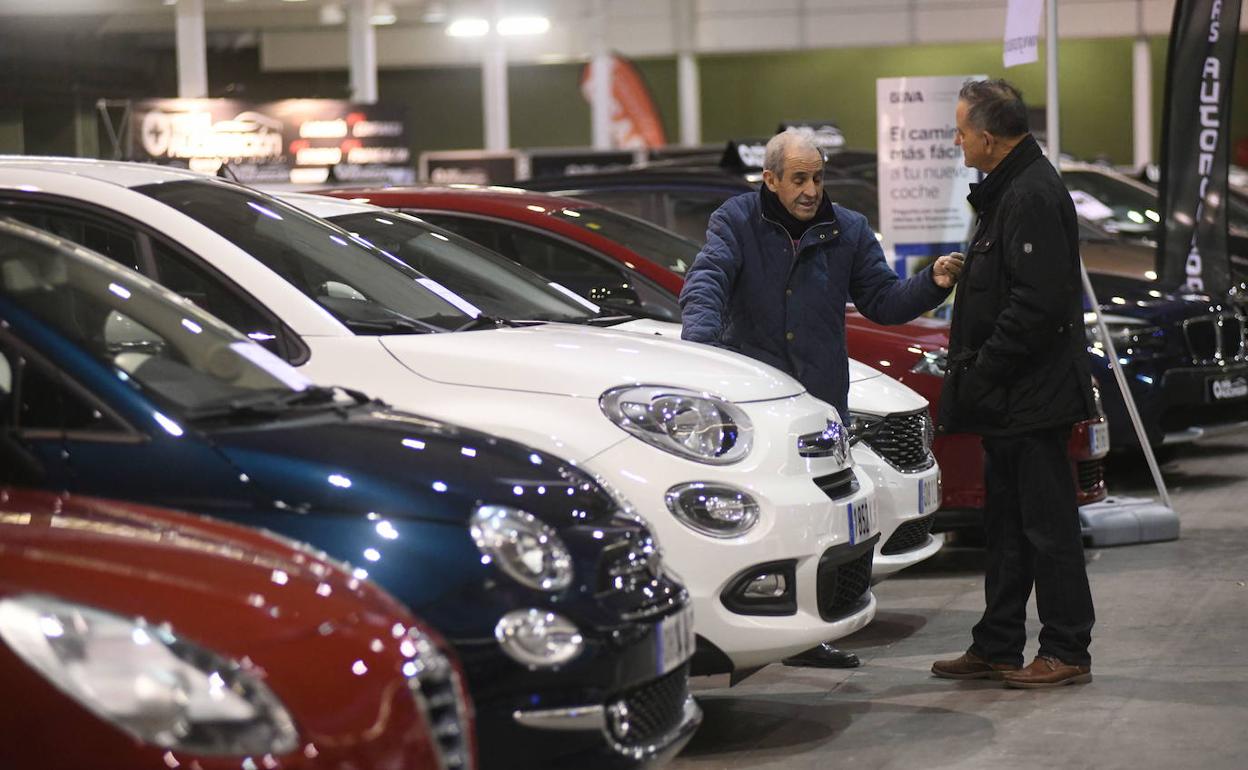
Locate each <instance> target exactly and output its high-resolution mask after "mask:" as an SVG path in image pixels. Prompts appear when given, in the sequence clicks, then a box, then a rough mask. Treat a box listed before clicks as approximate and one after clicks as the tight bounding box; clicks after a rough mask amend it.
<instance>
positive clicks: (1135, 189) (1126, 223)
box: [1062, 170, 1161, 236]
mask: <svg viewBox="0 0 1248 770" xmlns="http://www.w3.org/2000/svg"><path fill="white" fill-rule="evenodd" d="M1062 181H1063V182H1065V183H1066V189H1067V190H1069V191H1070V192H1071V197H1072V198H1074V200H1075V204H1076V208H1078V209H1079V213H1080V214H1081V215H1082V216H1085V217H1087V218H1088V219H1091V220H1092V221H1094V222H1096V223H1097V224H1100V225H1101V226H1102V227H1104V228H1105V229H1106V230H1109V231H1110V232H1113V233H1126V234H1132V235H1150V236H1151V235H1152V234H1153V233H1154V232H1155V230H1156V229H1157V226H1158V224H1159V223H1160V222H1161V214H1160V213H1159V212H1160V207H1159V206H1158V204H1157V195H1156V193H1154V192H1153V191H1151V190H1149V189H1148V188H1147V187H1143V186H1137V185H1136V184H1134V183H1133V182H1130V181H1128V180H1126V179H1120V178H1117V177H1114V176H1111V175H1109V174H1102V173H1100V172H1097V171H1079V170H1075V171H1063V172H1062Z"/></svg>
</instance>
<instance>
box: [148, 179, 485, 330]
mask: <svg viewBox="0 0 1248 770" xmlns="http://www.w3.org/2000/svg"><path fill="white" fill-rule="evenodd" d="M135 189H136V190H137V191H139V192H141V193H144V194H145V195H148V196H150V197H152V198H155V199H156V200H158V201H160V202H162V203H164V204H166V205H168V206H170V207H172V208H174V209H176V210H178V211H180V212H182V213H183V214H186V215H187V216H189V217H191V218H192V219H194V220H196V221H197V222H199V223H200V224H202V225H204V226H205V227H208V228H209V229H211V230H213V231H214V232H216V233H217V234H218V235H220V236H221V237H223V238H225V239H226V240H228V241H230V242H231V243H233V244H234V245H235V246H237V247H239V248H240V249H242V250H243V251H245V252H247V253H248V254H250V255H251V256H252V257H254V258H255V259H257V260H259V261H260V262H261V263H263V264H264V265H265V266H266V267H268V268H269V269H270V270H272V271H273V272H275V273H277V274H278V275H280V276H281V277H282V278H284V279H285V280H287V281H288V282H290V283H291V284H292V285H293V286H295V288H297V289H299V290H300V291H301V292H303V293H304V294H306V295H307V296H308V297H310V298H311V299H313V300H314V301H315V302H316V303H317V304H319V305H320V306H321V307H323V308H325V309H326V310H328V311H329V312H330V313H331V314H332V315H333V316H334V317H336V318H337V319H338V320H339V321H341V322H342V323H343V325H345V326H346V327H347V328H349V329H351V330H352V331H353V332H355V333H356V334H415V333H423V332H440V331H452V330H455V329H459V328H461V327H463V326H465V325H466V324H469V323H470V322H472V320H473V319H475V318H477V317H478V316H480V315H481V314H482V313H481V310H480V309H479V308H478V307H476V306H475V305H473V304H472V303H471V302H469V301H468V300H466V299H464V298H463V297H460V296H459V295H457V294H455V293H454V292H453V291H451V290H450V289H448V288H446V287H444V286H441V285H440V284H438V283H437V282H436V281H434V280H432V279H429V278H426V277H425V276H422V275H420V274H419V273H417V272H416V271H414V270H412V269H411V268H410V267H408V266H407V265H406V264H404V263H403V262H402V261H401V260H400V259H398V258H397V257H395V256H394V255H393V254H389V253H387V252H385V251H382V250H381V249H378V248H376V247H375V246H373V245H372V244H371V243H369V242H368V241H367V239H365V238H361V237H359V236H354V235H351V234H350V233H348V232H347V231H345V230H342V229H340V228H338V227H335V226H334V225H331V224H330V223H328V222H326V221H324V220H322V219H317V218H316V217H314V216H311V215H310V214H306V213H304V212H302V211H300V210H299V209H296V208H294V207H292V206H289V205H287V204H286V203H283V202H282V201H279V200H277V199H275V198H271V197H269V196H267V195H264V194H262V193H258V192H255V191H253V190H248V189H247V188H244V187H241V186H239V185H236V184H232V183H230V182H225V181H222V180H217V179H212V178H204V179H202V180H187V181H179V182H167V183H163V184H152V185H144V186H141V187H136V188H135Z"/></svg>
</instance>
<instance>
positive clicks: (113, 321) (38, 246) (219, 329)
mask: <svg viewBox="0 0 1248 770" xmlns="http://www.w3.org/2000/svg"><path fill="white" fill-rule="evenodd" d="M5 223H6V220H0V224H5ZM7 223H12V220H7ZM14 224H15V223H14ZM20 232H22V233H23V234H24V237H20V238H18V237H6V238H3V239H0V295H3V297H4V299H5V300H6V301H8V302H11V303H13V304H15V305H16V306H17V307H18V308H20V309H21V310H23V311H25V312H27V313H30V314H31V315H33V316H35V317H37V318H38V319H40V320H41V321H43V322H44V323H45V324H47V325H48V326H50V327H51V328H52V329H54V330H55V331H57V332H58V333H60V334H61V335H62V336H64V337H65V338H67V339H68V340H69V341H71V342H73V343H75V344H76V345H77V346H78V347H79V348H80V349H82V350H83V351H85V352H86V353H88V354H89V355H91V356H92V357H94V358H95V359H97V360H98V361H100V362H102V363H104V364H105V365H106V366H109V367H111V368H112V369H113V370H115V371H116V372H117V374H118V376H119V377H120V378H121V379H123V380H126V381H130V382H132V383H134V384H136V385H137V386H139V387H140V388H141V389H142V390H144V391H145V392H146V393H148V394H149V395H150V396H151V397H152V398H153V400H155V401H158V402H162V403H164V404H167V405H168V406H169V408H171V409H172V410H173V411H174V412H175V413H177V412H185V413H188V414H189V413H191V412H194V411H196V410H199V409H201V408H204V407H208V406H211V405H214V404H221V403H225V402H229V401H231V400H233V399H237V398H244V397H255V396H257V395H259V396H264V397H278V396H283V395H288V394H291V393H297V392H300V391H302V390H304V389H306V388H307V387H308V386H309V383H308V382H307V380H306V379H305V378H304V377H303V376H302V375H300V374H298V373H297V372H295V370H294V369H292V368H291V367H290V366H289V365H287V364H286V363H285V362H284V361H282V360H281V359H279V358H277V357H276V356H274V355H273V354H271V353H269V352H268V351H266V350H264V349H263V348H261V347H259V346H257V345H255V344H253V343H251V342H249V341H247V340H246V338H244V337H242V336H241V335H240V334H239V333H238V332H236V331H234V330H233V329H230V328H229V327H228V326H226V325H225V324H223V323H222V322H221V321H219V320H217V319H216V318H214V317H213V316H211V315H208V314H207V313H205V312H204V311H203V310H202V309H200V308H199V307H198V306H197V305H195V304H194V303H192V302H190V301H188V300H187V299H186V298H184V297H180V296H178V295H176V294H173V293H171V292H169V291H167V290H165V289H163V288H162V287H160V286H158V285H157V284H155V283H154V282H152V281H150V280H148V279H147V278H145V277H143V276H142V275H140V274H139V273H136V272H133V271H130V270H127V269H125V268H123V267H120V266H119V265H117V264H115V263H113V262H111V261H109V260H107V259H105V258H103V257H100V256H98V255H95V254H91V253H89V252H82V251H77V252H74V253H72V254H70V253H68V252H66V251H64V250H63V247H62V246H61V245H60V242H58V241H55V240H52V239H50V238H48V237H47V236H43V235H41V234H39V233H38V232H37V231H33V230H29V229H27V228H20Z"/></svg>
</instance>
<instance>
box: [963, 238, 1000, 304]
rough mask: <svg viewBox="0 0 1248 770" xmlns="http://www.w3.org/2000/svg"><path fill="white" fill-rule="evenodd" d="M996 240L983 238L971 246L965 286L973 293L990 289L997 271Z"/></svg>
mask: <svg viewBox="0 0 1248 770" xmlns="http://www.w3.org/2000/svg"><path fill="white" fill-rule="evenodd" d="M997 246H998V244H997V239H996V238H994V237H993V236H985V237H983V238H980V239H979V240H978V241H976V242H975V243H973V244H971V249H970V252H971V253H970V255H969V257H968V260H969V263H970V264H968V265H967V268H966V286H967V288H969V289H973V290H975V291H983V290H986V289H991V288H992V286H993V284H994V283H995V282H996V277H997V270H998V269H999V266H998V264H997V263H998V261H999V259H1000V257H999V255H998V253H997V252H998V251H999V249H998V248H997Z"/></svg>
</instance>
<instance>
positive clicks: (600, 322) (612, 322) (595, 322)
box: [581, 314, 639, 326]
mask: <svg viewBox="0 0 1248 770" xmlns="http://www.w3.org/2000/svg"><path fill="white" fill-rule="evenodd" d="M638 318H639V316H635V315H625V314H619V315H614V314H613V315H597V316H592V317H590V318H586V319H585V320H584V321H582V322H581V323H585V324H588V325H590V326H619V325H620V324H624V323H628V322H629V321H636V320H637V319H638Z"/></svg>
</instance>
